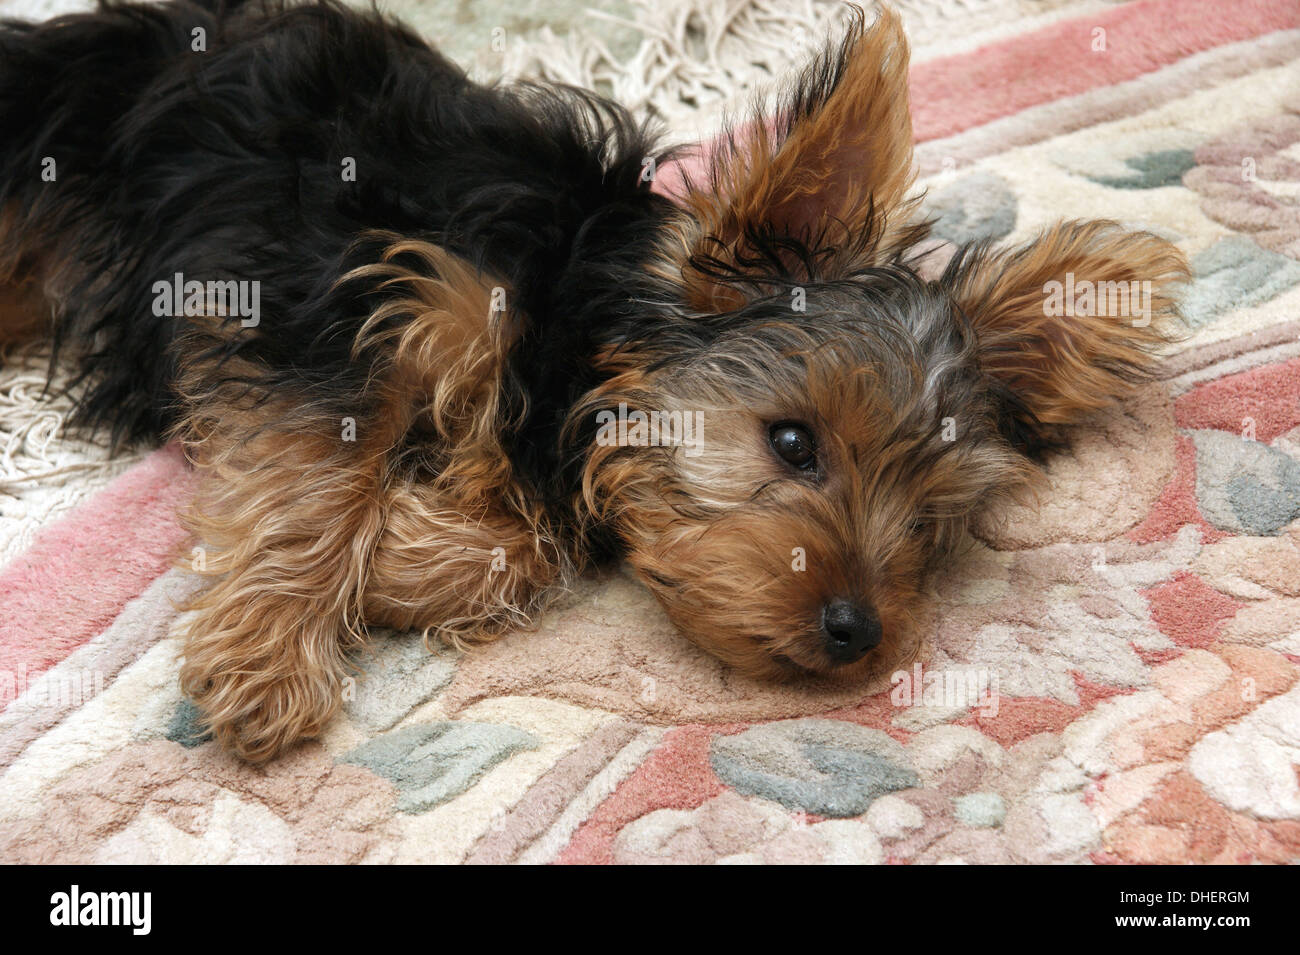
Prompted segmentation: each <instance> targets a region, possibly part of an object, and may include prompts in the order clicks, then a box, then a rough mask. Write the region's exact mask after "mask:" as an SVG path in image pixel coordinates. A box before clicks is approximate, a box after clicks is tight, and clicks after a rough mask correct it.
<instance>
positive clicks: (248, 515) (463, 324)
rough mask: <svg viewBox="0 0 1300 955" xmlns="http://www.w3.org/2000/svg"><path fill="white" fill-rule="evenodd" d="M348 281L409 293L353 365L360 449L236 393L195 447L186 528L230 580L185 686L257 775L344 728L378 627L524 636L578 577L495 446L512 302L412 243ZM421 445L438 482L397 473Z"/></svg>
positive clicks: (210, 417) (211, 411) (201, 621)
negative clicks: (503, 305)
mask: <svg viewBox="0 0 1300 955" xmlns="http://www.w3.org/2000/svg"><path fill="white" fill-rule="evenodd" d="M412 257H414V261H415V263H416V264H415V265H411V264H409V263H410V262H411V261H412ZM399 259H401V260H402V262H404V263H408V264H398V260H399ZM345 281H365V282H373V283H374V286H375V287H376V288H382V289H390V290H396V289H399V288H400V289H403V290H405V291H407V292H409V295H403V296H397V297H394V298H392V299H390V300H389V301H388V302H387V303H386V304H385V305H384V306H382V307H381V308H380V309H378V310H377V311H376V312H375V313H374V314H373V315H372V316H371V317H370V319H369V320H368V321H367V322H366V324H365V326H364V327H363V329H362V331H361V333H360V334H359V335H358V338H357V343H356V347H355V353H356V355H357V356H358V358H365V359H369V360H370V361H371V362H372V367H373V368H374V369H375V376H374V380H373V383H372V389H373V394H372V395H369V396H366V397H365V398H363V397H359V398H358V403H359V406H358V408H357V409H356V411H355V413H354V414H353V415H352V417H354V418H355V427H356V440H355V441H346V440H344V438H343V435H342V429H343V427H344V423H343V420H342V418H343V416H342V415H340V416H339V417H337V418H332V417H329V416H328V415H325V414H322V413H321V412H304V411H303V410H301V409H300V408H295V407H292V406H287V405H286V404H284V403H283V402H279V401H271V402H263V401H259V398H260V397H261V396H260V395H258V394H254V393H247V392H244V391H241V390H240V388H239V386H238V385H232V386H229V388H228V391H227V393H225V394H224V395H223V396H222V397H221V398H218V399H216V400H214V398H213V396H212V395H210V394H209V395H206V396H205V397H204V399H203V400H202V401H201V402H198V403H197V404H196V406H195V407H196V408H197V409H200V410H196V411H195V412H194V413H192V414H191V416H190V418H189V419H188V420H187V422H186V424H185V427H184V429H183V437H184V438H185V440H186V443H187V446H188V448H189V449H190V453H191V456H192V457H193V458H194V460H195V463H196V465H197V466H198V467H199V469H200V474H201V488H200V492H199V495H198V502H199V503H198V505H197V506H196V508H195V509H194V511H193V513H192V514H190V515H189V518H188V519H189V524H190V526H191V528H192V529H193V530H194V532H195V534H196V535H197V536H198V538H199V541H200V545H201V546H202V547H203V548H204V549H205V550H204V554H205V561H206V567H205V568H204V569H205V570H206V572H208V573H211V574H214V575H216V576H217V577H218V581H217V583H216V584H215V585H214V586H213V587H212V589H211V590H209V591H207V592H206V593H205V594H203V595H202V596H201V597H199V598H198V599H197V600H196V601H195V603H194V604H193V605H192V608H191V609H193V610H195V611H197V616H196V617H195V618H194V619H193V621H192V622H191V623H190V624H189V626H188V629H187V638H186V651H185V665H184V668H183V670H182V674H181V679H182V686H183V688H184V690H185V691H186V693H188V694H189V695H190V696H191V697H192V698H193V699H194V701H195V702H196V703H197V704H198V705H199V706H200V707H201V708H202V709H203V711H204V713H205V715H206V717H207V719H208V721H209V724H210V726H211V728H212V730H213V733H214V734H215V735H216V736H217V738H218V739H219V740H220V741H221V742H222V743H223V744H224V745H226V746H227V747H228V748H230V749H232V750H234V751H235V752H237V753H238V754H239V755H241V756H243V757H244V758H246V759H252V760H260V759H265V758H268V757H270V756H273V755H275V754H276V753H278V752H280V751H281V750H283V749H284V748H285V747H286V746H288V745H290V744H292V743H293V742H295V741H297V740H299V739H301V738H304V737H308V736H314V735H316V734H318V733H319V732H320V731H321V729H322V728H323V727H324V725H325V724H326V722H327V721H328V720H329V719H330V717H331V716H333V714H334V713H335V712H336V711H337V709H338V707H339V705H340V690H341V688H342V683H343V680H344V678H345V677H346V673H347V659H346V651H347V650H348V649H350V648H353V647H356V646H358V645H360V644H361V643H362V642H363V640H364V639H365V625H364V623H363V610H364V612H365V615H366V616H367V617H368V618H369V619H370V621H371V622H375V623H384V624H390V625H393V626H398V627H421V628H424V629H425V630H426V631H429V630H433V631H437V632H438V633H439V635H441V636H445V637H454V638H455V639H465V640H470V639H473V638H474V635H475V633H476V632H478V633H486V632H497V631H499V630H501V629H503V628H505V627H507V626H510V625H515V624H519V623H522V622H524V620H525V619H526V614H527V613H528V612H529V611H530V610H531V609H532V608H533V606H534V602H535V598H536V595H537V586H538V585H539V584H541V583H545V582H546V581H548V580H549V579H552V578H553V577H554V576H555V575H556V573H558V570H559V568H560V566H562V564H563V561H562V560H561V559H560V558H559V557H558V555H557V554H556V553H554V547H553V545H549V544H548V543H547V541H548V538H547V536H546V535H545V534H544V532H543V531H542V529H541V525H540V523H539V517H538V516H537V515H536V514H534V513H532V512H531V511H529V510H528V509H527V508H526V507H525V506H524V505H523V503H522V495H521V494H520V493H519V492H518V491H517V489H515V488H514V486H513V485H512V484H511V482H510V474H509V465H508V463H507V462H506V458H505V455H504V453H503V451H502V449H501V447H500V443H499V442H500V437H499V429H500V428H501V424H502V423H501V421H500V417H499V416H500V408H501V402H500V375H501V373H502V368H503V360H502V354H503V343H504V341H505V340H506V334H507V332H506V329H507V327H508V313H505V312H499V311H492V306H493V304H494V302H493V292H494V290H495V289H496V288H498V287H494V286H491V285H490V283H485V282H484V281H483V280H482V279H481V277H480V276H478V275H476V274H475V273H474V271H473V270H472V269H471V268H470V267H469V266H468V265H467V264H465V263H463V262H461V261H460V260H458V259H456V258H455V257H454V256H451V255H450V254H448V253H446V252H445V251H443V250H442V249H439V248H437V247H435V246H430V245H427V244H422V243H416V242H409V241H403V242H398V243H395V244H393V245H392V246H391V247H390V248H389V249H388V251H387V253H386V254H385V256H384V257H383V259H382V260H381V261H380V262H378V263H375V264H374V265H371V266H367V267H365V268H363V269H360V270H357V271H355V272H353V273H351V274H350V275H348V276H347V277H346V278H345ZM223 370H224V372H225V373H226V374H227V375H229V374H231V373H232V372H237V371H238V369H234V368H231V367H230V366H229V365H227V366H225V367H224V369H223ZM187 374H188V376H189V377H190V379H191V380H197V381H202V379H203V373H202V370H201V369H197V368H191V369H189V370H188V372H187ZM413 427H422V428H425V429H427V430H431V432H432V434H422V435H421V442H420V444H421V446H422V447H427V448H429V449H431V452H430V453H432V454H434V455H435V456H436V457H437V459H438V461H437V462H436V463H437V466H438V470H439V473H438V476H437V477H432V478H429V479H428V480H426V479H425V477H426V476H425V475H423V474H416V475H411V474H407V473H404V471H403V470H402V469H403V468H410V467H413V466H418V462H417V463H416V465H411V464H409V462H408V463H403V462H402V461H401V460H400V458H401V454H400V452H401V449H402V447H403V443H404V441H405V439H406V436H407V434H408V432H409V431H410V430H411V429H412V428H413ZM497 548H501V550H500V551H496V549H497Z"/></svg>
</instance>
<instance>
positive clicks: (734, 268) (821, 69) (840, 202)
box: [667, 8, 914, 312]
mask: <svg viewBox="0 0 1300 955" xmlns="http://www.w3.org/2000/svg"><path fill="white" fill-rule="evenodd" d="M854 9H855V13H854V16H853V20H852V23H851V25H850V28H849V32H848V34H847V36H846V37H845V38H844V40H843V41H842V42H841V43H840V44H839V45H838V46H837V47H834V48H832V49H830V50H828V51H827V52H825V53H823V54H822V55H821V56H820V57H819V58H818V59H817V60H816V61H814V62H813V64H812V65H811V66H809V67H808V68H807V69H805V70H804V71H803V73H802V74H801V75H800V77H799V79H798V81H797V83H796V85H795V87H794V88H793V90H792V91H791V92H790V93H789V94H788V95H787V96H786V97H785V99H784V101H783V102H782V103H781V104H780V105H779V106H778V108H777V109H776V110H775V113H774V115H771V116H766V117H765V116H764V115H763V110H762V109H761V107H760V109H759V110H758V116H757V118H755V120H754V121H753V122H751V123H749V124H748V125H746V126H743V127H741V128H738V129H734V130H732V131H730V132H729V133H728V134H727V135H724V136H723V137H721V139H720V140H719V141H718V142H716V143H714V144H712V145H711V146H709V147H708V149H709V155H708V156H707V157H706V159H705V161H704V168H703V171H702V172H698V171H697V172H695V173H691V172H689V171H686V172H683V173H682V179H683V182H681V183H679V184H678V185H677V186H676V187H674V186H672V185H670V186H668V187H667V191H669V192H675V193H677V198H678V199H679V200H680V201H681V202H682V204H683V205H684V206H685V208H686V209H687V210H688V211H689V215H688V216H686V217H684V218H683V220H682V222H681V226H680V233H681V234H680V239H681V242H680V244H675V245H674V249H673V252H672V253H671V254H672V255H673V256H675V257H676V261H675V262H674V263H673V265H675V266H679V267H680V269H681V275H682V280H683V282H684V284H685V290H686V297H687V300H688V302H689V303H690V304H691V305H692V306H693V307H694V308H697V309H699V310H700V311H707V312H718V311H725V310H729V309H731V308H735V307H738V306H739V305H741V304H743V302H744V301H745V299H746V297H747V296H746V294H745V291H744V290H743V285H744V284H745V283H744V279H745V278H749V277H752V278H753V279H754V280H756V281H758V282H759V285H760V286H761V284H762V283H761V279H762V278H763V277H765V276H769V277H782V276H785V277H788V278H791V279H793V280H795V281H801V280H806V279H810V278H814V277H817V278H835V277H838V276H843V275H845V274H847V273H849V272H851V271H854V270H855V269H860V268H863V267H865V266H868V265H871V264H873V263H874V262H876V261H879V260H880V259H882V258H887V257H888V256H889V254H890V252H891V250H892V249H894V248H898V247H899V246H901V245H903V244H904V242H903V240H902V235H903V233H904V232H905V231H906V226H905V223H906V219H907V215H906V213H907V212H910V208H911V204H910V203H904V197H905V196H906V194H907V191H908V189H909V187H910V186H911V184H912V179H913V175H914V172H913V165H912V122H911V114H910V112H909V109H908V96H907V63H908V49H907V39H906V37H905V36H904V34H903V27H902V23H901V21H900V20H899V17H898V14H896V13H894V12H893V11H892V10H888V9H884V10H882V11H881V13H880V15H879V17H878V18H877V19H876V21H875V22H874V23H872V24H870V25H867V23H866V21H865V16H864V15H863V13H862V11H861V10H860V9H858V8H854ZM684 165H689V164H684ZM736 278H740V279H741V282H740V283H737V282H736V281H735V279H736ZM728 279H731V281H729V280H728Z"/></svg>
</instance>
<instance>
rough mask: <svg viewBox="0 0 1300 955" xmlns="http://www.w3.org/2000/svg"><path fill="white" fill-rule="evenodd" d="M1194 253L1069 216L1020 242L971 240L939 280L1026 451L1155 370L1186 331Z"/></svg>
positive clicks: (1008, 425) (1010, 429) (1007, 421)
mask: <svg viewBox="0 0 1300 955" xmlns="http://www.w3.org/2000/svg"><path fill="white" fill-rule="evenodd" d="M1187 277H1188V269H1187V262H1186V259H1185V258H1184V257H1183V254H1182V253H1181V252H1180V251H1179V250H1178V249H1177V248H1175V247H1174V246H1173V245H1171V244H1170V243H1168V242H1166V241H1165V240H1163V239H1160V238H1158V237H1157V236H1154V235H1151V234H1150V233H1145V232H1130V231H1126V230H1124V229H1122V228H1121V227H1120V226H1119V225H1118V224H1117V223H1114V222H1107V221H1074V222H1062V223H1059V224H1057V225H1055V226H1053V227H1051V228H1049V229H1047V230H1046V231H1044V232H1043V233H1042V234H1041V235H1039V236H1038V238H1036V239H1035V240H1033V241H1031V242H1029V243H1028V244H1026V245H1024V246H1021V247H1020V248H1017V249H1010V250H1004V251H996V250H993V249H991V248H990V247H989V246H987V245H979V244H976V245H971V246H967V247H965V248H963V249H961V250H960V251H959V252H958V253H957V254H956V255H955V256H954V257H953V259H952V261H951V262H949V264H948V267H947V269H946V270H945V272H944V274H943V276H942V277H941V278H940V279H939V280H938V281H939V283H940V284H941V285H942V286H944V287H945V289H946V290H947V292H948V294H949V296H950V297H951V298H952V300H953V301H954V303H955V304H956V307H957V309H958V310H959V311H960V312H961V314H962V316H963V317H964V320H965V321H967V322H968V323H969V324H970V326H971V329H972V331H973V332H974V334H975V336H976V338H977V341H978V348H979V353H980V360H981V365H982V367H983V370H984V372H985V374H986V375H988V376H989V377H990V378H991V379H992V383H993V385H994V388H995V390H996V391H999V392H1001V393H1002V394H1003V396H1004V398H1005V401H1004V405H1005V412H1006V419H1005V422H1004V431H1006V433H1007V435H1008V437H1010V438H1011V439H1012V441H1013V442H1014V443H1015V444H1017V445H1018V446H1020V447H1021V448H1022V449H1023V450H1035V449H1037V448H1040V447H1042V446H1043V445H1045V444H1050V443H1052V436H1053V433H1054V429H1056V428H1058V427H1060V426H1064V425H1070V424H1074V423H1076V422H1078V421H1080V420H1082V419H1083V418H1084V417H1086V416H1087V415H1089V414H1091V413H1092V412H1094V411H1097V410H1099V409H1101V408H1103V407H1105V406H1106V405H1108V404H1110V403H1111V402H1112V401H1114V400H1115V399H1116V398H1118V397H1120V396H1122V395H1123V394H1125V393H1126V392H1127V391H1129V390H1130V389H1131V388H1132V387H1133V385H1134V384H1136V383H1138V382H1141V381H1143V380H1146V379H1148V378H1150V377H1151V375H1152V373H1153V371H1154V366H1155V364H1156V357H1157V353H1158V352H1159V350H1160V347H1161V346H1162V345H1164V344H1165V343H1166V342H1168V341H1170V340H1171V338H1173V337H1174V336H1175V334H1176V333H1177V319H1178V312H1177V300H1176V295H1177V293H1178V286H1179V284H1180V283H1182V282H1184V281H1185V280H1186V279H1187Z"/></svg>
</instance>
